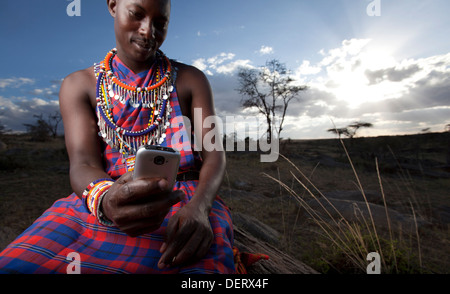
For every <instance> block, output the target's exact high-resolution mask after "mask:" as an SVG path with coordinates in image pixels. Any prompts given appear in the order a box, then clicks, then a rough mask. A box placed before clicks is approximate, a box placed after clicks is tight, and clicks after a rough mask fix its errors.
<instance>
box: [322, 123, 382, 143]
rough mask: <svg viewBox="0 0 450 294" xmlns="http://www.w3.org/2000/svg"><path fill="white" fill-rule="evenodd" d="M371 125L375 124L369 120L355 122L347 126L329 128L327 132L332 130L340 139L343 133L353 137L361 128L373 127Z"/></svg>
mask: <svg viewBox="0 0 450 294" xmlns="http://www.w3.org/2000/svg"><path fill="white" fill-rule="evenodd" d="M371 127H373V124H371V123H368V122H354V123H352V124H349V125H348V126H347V127H346V128H333V129H328V130H327V132H331V133H334V134H336V135H338V136H339V139H341V136H342V135H344V136H346V137H349V138H350V139H351V138H353V137H355V136H356V132H357V131H358V130H359V129H360V128H371Z"/></svg>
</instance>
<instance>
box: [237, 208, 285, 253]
mask: <svg viewBox="0 0 450 294" xmlns="http://www.w3.org/2000/svg"><path fill="white" fill-rule="evenodd" d="M232 218H233V224H234V225H236V226H238V227H240V228H242V229H244V230H246V231H247V232H248V233H250V234H251V235H252V236H253V237H255V238H257V239H259V240H261V241H264V242H268V243H270V244H272V245H278V243H279V240H280V238H281V237H280V233H278V232H277V231H276V230H274V229H273V228H271V227H269V226H268V225H266V224H264V223H262V222H260V221H259V220H258V219H256V218H254V217H252V216H249V215H245V214H243V213H239V212H235V213H233V214H232Z"/></svg>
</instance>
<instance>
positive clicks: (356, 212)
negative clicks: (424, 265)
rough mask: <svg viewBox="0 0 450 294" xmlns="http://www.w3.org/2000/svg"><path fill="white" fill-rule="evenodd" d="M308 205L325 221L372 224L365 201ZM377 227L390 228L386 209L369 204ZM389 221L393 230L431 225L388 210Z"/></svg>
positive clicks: (322, 202) (311, 202) (341, 201)
mask: <svg viewBox="0 0 450 294" xmlns="http://www.w3.org/2000/svg"><path fill="white" fill-rule="evenodd" d="M307 204H308V205H309V206H310V207H311V209H313V210H314V211H315V212H317V213H319V215H320V216H321V217H322V219H324V220H328V221H331V219H334V220H336V221H337V222H340V221H341V220H342V218H344V219H345V220H347V221H349V222H362V223H363V222H364V221H363V220H364V219H365V220H366V221H368V223H369V224H370V215H369V211H368V208H367V204H366V203H365V202H363V201H352V200H339V199H333V198H329V199H326V198H323V197H322V198H319V199H317V200H315V199H313V200H310V201H308V202H307ZM368 206H369V209H370V212H371V214H372V218H373V220H374V223H375V226H376V227H377V228H378V227H380V226H381V227H384V228H387V227H388V218H387V216H386V208H385V207H384V206H383V205H378V204H373V203H369V204H368ZM387 214H388V215H389V220H390V224H391V227H392V228H396V227H399V226H401V228H402V230H404V231H405V230H408V231H414V230H415V228H416V221H417V226H418V227H422V226H424V225H429V223H428V222H426V221H425V220H423V219H421V218H419V217H418V216H417V215H416V221H415V220H414V218H413V216H412V215H411V216H409V215H404V214H402V213H400V212H398V211H396V210H393V209H390V208H388V209H387Z"/></svg>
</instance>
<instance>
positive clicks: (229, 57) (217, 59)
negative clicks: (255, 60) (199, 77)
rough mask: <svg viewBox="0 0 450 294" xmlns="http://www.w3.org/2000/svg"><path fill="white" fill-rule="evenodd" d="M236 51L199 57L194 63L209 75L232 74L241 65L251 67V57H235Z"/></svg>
mask: <svg viewBox="0 0 450 294" xmlns="http://www.w3.org/2000/svg"><path fill="white" fill-rule="evenodd" d="M235 56H236V55H235V54H234V53H224V52H223V53H220V54H217V55H215V56H213V57H210V58H199V59H196V60H194V61H193V62H192V65H193V66H195V67H197V68H198V69H200V70H201V71H204V72H205V73H206V74H207V75H209V76H213V75H214V74H224V75H231V74H233V73H235V72H236V70H237V69H238V68H239V67H251V61H250V60H249V59H238V60H234V58H235Z"/></svg>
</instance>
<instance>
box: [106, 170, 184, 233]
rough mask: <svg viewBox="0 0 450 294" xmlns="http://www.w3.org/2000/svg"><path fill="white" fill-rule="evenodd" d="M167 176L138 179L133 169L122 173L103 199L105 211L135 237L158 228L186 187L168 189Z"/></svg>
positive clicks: (178, 200) (119, 226)
mask: <svg viewBox="0 0 450 294" xmlns="http://www.w3.org/2000/svg"><path fill="white" fill-rule="evenodd" d="M168 188H169V187H168V183H167V180H165V179H158V178H154V179H139V180H134V181H133V177H132V172H128V173H126V174H124V175H123V176H121V177H120V178H119V179H118V180H117V181H116V182H115V183H114V184H113V185H112V186H111V188H110V189H109V191H108V193H107V194H106V195H105V198H104V199H103V201H102V209H103V213H104V214H105V215H106V217H107V218H108V219H109V220H111V221H112V222H113V223H114V224H115V225H116V226H117V227H118V228H119V229H120V230H121V231H123V232H125V233H126V234H128V235H129V236H131V237H137V236H139V235H142V234H146V233H150V232H153V231H155V230H157V229H158V228H159V227H160V226H161V224H162V222H163V221H164V217H165V216H166V215H167V213H168V212H169V211H170V208H171V207H172V206H173V205H175V204H176V203H178V202H180V201H181V199H182V198H183V196H184V192H183V191H172V190H170V189H168Z"/></svg>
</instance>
